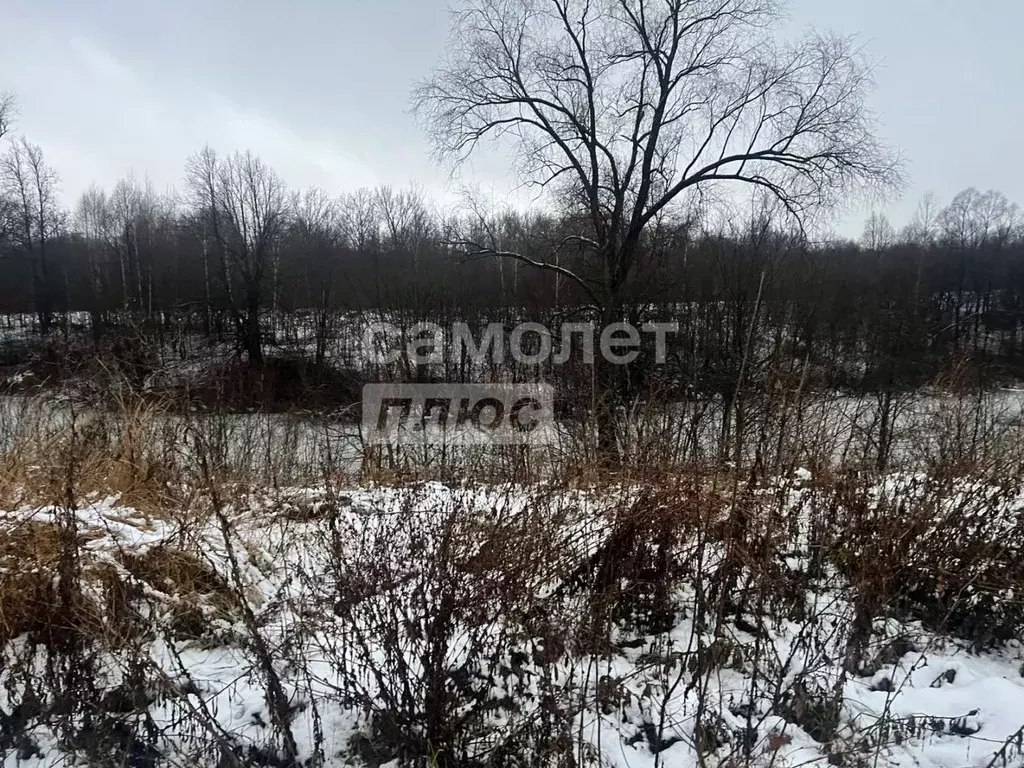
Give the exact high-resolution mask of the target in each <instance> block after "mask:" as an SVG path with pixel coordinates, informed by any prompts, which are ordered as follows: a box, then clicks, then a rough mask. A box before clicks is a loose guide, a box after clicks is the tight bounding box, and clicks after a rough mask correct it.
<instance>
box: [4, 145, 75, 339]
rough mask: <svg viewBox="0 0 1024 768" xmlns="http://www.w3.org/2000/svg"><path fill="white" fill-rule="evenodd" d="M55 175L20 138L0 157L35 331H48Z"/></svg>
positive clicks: (59, 221)
mask: <svg viewBox="0 0 1024 768" xmlns="http://www.w3.org/2000/svg"><path fill="white" fill-rule="evenodd" d="M58 181H59V177H58V176H57V173H56V171H54V170H53V169H52V168H50V166H49V165H47V164H46V161H45V159H44V158H43V151H42V149H40V148H39V146H38V145H36V144H32V143H30V142H29V141H28V140H27V139H25V138H24V137H22V138H20V139H18V140H17V141H12V142H11V144H10V149H9V151H8V152H7V154H6V155H4V156H3V157H0V188H2V190H3V195H2V196H4V197H6V198H8V200H10V201H12V203H13V214H14V226H13V227H12V230H13V231H12V236H13V239H14V241H15V244H16V247H17V249H18V250H19V251H20V252H21V253H22V254H24V255H25V256H26V257H27V258H28V259H29V260H30V263H31V265H32V285H33V293H34V297H35V305H36V313H37V315H38V318H39V327H40V330H41V331H42V332H43V333H47V332H48V331H49V330H50V326H51V324H52V321H53V296H52V288H53V286H52V282H51V275H50V262H49V251H48V248H49V245H50V243H51V241H52V240H53V239H54V238H55V237H56V236H57V234H58V233H59V232H60V231H61V228H62V227H63V223H64V214H63V211H62V210H61V209H60V206H59V204H58V201H57V183H58Z"/></svg>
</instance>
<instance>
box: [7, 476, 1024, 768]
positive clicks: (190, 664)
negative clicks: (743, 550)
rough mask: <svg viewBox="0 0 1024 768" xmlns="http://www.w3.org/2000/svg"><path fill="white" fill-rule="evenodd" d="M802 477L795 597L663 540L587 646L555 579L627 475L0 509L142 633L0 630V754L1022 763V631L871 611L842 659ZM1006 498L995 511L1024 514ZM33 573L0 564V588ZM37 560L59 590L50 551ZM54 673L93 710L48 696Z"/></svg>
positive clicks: (566, 585)
mask: <svg viewBox="0 0 1024 768" xmlns="http://www.w3.org/2000/svg"><path fill="white" fill-rule="evenodd" d="M810 484H811V478H810V475H809V473H806V472H801V473H799V474H798V476H797V478H796V479H795V480H794V481H786V483H785V484H784V485H782V486H780V487H779V489H777V490H770V491H769V493H770V495H771V496H772V498H773V499H776V500H779V499H781V501H782V503H783V505H784V506H785V508H786V509H787V510H791V511H792V522H793V532H792V534H791V536H790V540H788V541H787V542H786V544H785V545H784V546H781V547H780V548H779V550H778V552H777V553H776V555H777V558H776V559H777V560H778V566H779V568H780V569H782V570H781V572H782V573H783V574H785V576H786V577H787V578H790V577H791V578H793V579H794V583H800V584H803V585H804V588H803V589H802V591H801V593H800V594H799V595H797V597H796V599H795V601H794V602H793V606H796V607H795V608H793V609H792V610H789V611H779V610H768V609H765V610H764V611H763V612H762V614H761V615H759V614H758V613H757V612H756V611H752V610H749V604H748V610H747V611H746V612H745V613H744V615H743V616H742V617H737V618H735V619H726V620H724V621H720V622H719V621H715V620H714V617H709V616H707V615H705V614H704V613H702V609H701V607H700V606H701V605H702V604H703V602H702V600H703V596H702V594H701V590H702V589H703V588H704V587H705V586H706V584H705V583H704V581H703V580H702V576H701V574H713V573H714V572H715V571H716V569H718V568H720V567H721V565H722V560H723V553H722V551H721V550H720V548H719V547H717V546H716V545H715V544H714V543H713V542H712V543H711V544H707V545H699V544H698V543H696V542H695V541H690V540H681V541H678V542H677V543H676V545H675V549H674V550H673V558H674V559H675V561H676V562H680V563H686V564H687V567H689V568H691V571H690V574H691V575H690V577H683V578H680V579H678V580H676V581H674V582H673V586H672V590H673V591H672V594H671V596H670V598H671V605H672V611H671V617H670V621H669V625H668V626H667V627H664V628H662V629H659V630H652V629H651V628H650V626H645V625H644V623H643V622H637V621H632V620H629V619H625V618H617V619H616V620H615V621H614V622H613V624H612V626H611V629H610V635H609V640H610V643H609V644H608V645H607V646H604V647H603V648H602V650H601V652H596V651H595V650H594V649H593V648H592V647H591V646H590V645H589V644H588V642H587V641H586V640H585V639H581V638H582V637H583V634H584V633H583V629H584V628H585V627H586V626H587V623H588V621H589V620H590V619H591V618H593V616H592V612H591V609H592V606H593V601H592V598H593V595H592V594H591V595H589V598H588V595H587V594H586V592H587V590H586V589H581V588H579V586H580V585H579V583H577V582H574V579H577V578H578V573H579V568H580V566H581V564H583V563H586V562H587V561H588V559H589V558H591V557H592V556H593V555H594V553H596V552H598V551H599V550H600V549H601V547H602V546H603V545H605V544H606V543H607V542H608V540H609V536H610V531H611V530H612V519H613V518H614V517H615V516H616V515H617V514H619V512H618V511H620V510H622V509H623V508H624V505H628V504H629V503H632V502H635V501H636V499H638V498H642V493H643V489H637V488H622V489H617V490H609V489H604V490H603V491H601V492H599V493H598V492H594V491H586V490H580V491H569V490H565V489H560V490H555V489H551V488H546V487H543V486H532V487H503V488H496V487H462V488H452V487H447V486H442V485H439V484H426V485H418V486H411V487H377V488H351V489H324V488H320V489H285V490H277V491H255V492H254V491H251V490H250V491H242V490H237V491H236V492H235V493H233V494H231V499H232V501H231V502H230V503H223V506H221V507H217V508H216V509H219V511H220V514H216V513H215V512H216V509H214V508H210V507H207V508H203V509H198V508H197V509H192V510H189V511H188V512H187V513H185V512H183V513H182V514H181V515H180V516H170V517H160V518H156V517H151V516H147V515H145V514H143V513H141V512H139V511H136V510H133V509H130V508H126V507H124V506H122V505H121V504H119V502H118V500H117V499H94V500H93V501H92V502H91V503H88V504H83V505H81V506H80V508H78V509H75V510H67V509H60V508H42V509H19V510H11V511H8V512H4V513H0V541H3V538H4V536H7V537H14V536H15V535H16V534H17V533H18V532H19V531H25V530H26V527H27V526H42V527H43V528H46V527H47V526H50V527H51V528H53V527H59V526H60V525H64V526H67V525H70V524H71V523H73V524H74V526H75V527H76V529H77V537H78V541H79V542H80V551H79V562H80V564H81V569H82V574H83V575H82V583H83V585H84V586H83V589H84V591H85V593H86V594H87V596H89V597H91V599H93V600H94V602H95V604H96V605H100V606H107V607H106V608H101V609H100V610H101V613H102V612H104V611H109V610H112V609H110V608H109V606H110V605H111V602H110V600H111V594H112V593H111V591H110V590H111V588H110V584H111V583H112V582H111V579H110V578H109V577H110V574H111V573H113V574H116V579H117V582H118V583H120V584H122V585H127V587H129V588H130V589H129V590H128V592H129V594H130V595H131V605H132V606H133V607H132V612H131V617H132V621H134V622H136V623H135V624H132V626H134V627H136V631H135V632H134V633H125V632H122V633H120V634H118V633H117V632H114V630H113V627H114V622H113V620H112V619H111V617H110V616H107V617H106V618H105V619H104V621H105V622H106V621H109V622H110V626H107V624H106V623H105V624H104V627H103V631H99V630H98V629H97V631H95V632H94V633H93V634H94V636H95V637H96V638H98V639H97V640H96V645H95V646H94V647H90V648H88V649H85V650H86V652H85V653H84V656H83V657H82V658H86V657H87V658H88V659H91V661H89V662H88V663H89V664H93V665H94V668H93V667H89V680H88V681H84V680H83V678H82V677H81V675H79V676H78V677H75V675H74V674H72V672H73V671H74V670H67V669H64V670H61V669H60V667H59V665H57V668H56V669H54V668H48V667H47V664H46V661H47V656H46V654H45V653H44V652H42V651H41V649H33V647H32V644H31V638H30V637H29V636H27V635H22V636H20V637H17V638H15V639H12V640H10V641H9V642H8V643H7V644H6V646H5V648H4V652H3V660H2V662H0V691H2V692H0V748H2V751H0V754H2V755H3V760H4V765H5V766H14V765H22V766H33V767H34V766H64V765H71V764H75V760H76V759H77V760H79V761H85V763H86V764H101V763H100V762H97V759H98V758H97V757H96V755H97V754H99V753H100V752H103V751H106V752H107V753H108V756H109V759H110V762H108V763H103V764H109V765H138V766H143V765H146V766H149V765H152V766H156V765H161V766H162V765H168V766H181V765H193V766H207V765H209V766H225V765H284V764H286V763H285V762H283V760H284V757H285V756H286V755H287V754H288V752H289V750H290V749H291V745H294V757H295V759H296V761H297V762H298V763H299V764H301V765H325V766H341V765H377V766H381V765H388V766H398V765H405V764H414V763H411V762H409V763H406V762H402V760H403V759H404V760H411V759H412V758H416V757H418V758H422V759H424V760H426V761H427V762H425V763H421V764H425V765H438V766H443V765H446V764H453V763H446V762H445V761H446V760H449V759H452V758H454V757H461V758H463V759H464V760H465V758H466V757H472V758H475V760H476V762H465V761H464V762H460V763H459V765H481V766H483V765H493V766H505V765H510V766H511V765H606V766H616V767H617V768H645V767H648V766H649V767H651V768H655V767H657V766H664V767H665V768H704V766H708V765H715V766H739V765H748V764H756V765H765V766H772V765H777V766H793V767H796V766H804V765H821V766H826V765H830V764H831V765H839V766H847V765H858V766H861V765H863V766H867V765H871V766H876V765H892V766H908V767H909V766H923V767H924V768H930V767H931V766H936V767H937V768H974V767H977V768H991V767H992V766H997V765H998V766H1007V765H1024V752H1022V749H1021V746H1022V745H1021V741H1022V738H1024V737H1022V734H1024V677H1022V673H1024V645H1022V644H1021V642H1019V640H1013V641H1009V642H1003V643H999V644H992V645H989V646H988V647H986V648H985V649H984V650H979V649H978V648H972V647H971V646H970V644H969V643H968V642H967V641H966V640H963V639H956V638H953V637H951V636H947V635H942V634H939V633H936V632H934V631H931V630H928V629H926V628H925V627H924V626H922V625H921V624H920V623H918V622H915V621H912V620H910V619H908V618H907V617H903V618H902V619H901V618H897V617H894V616H889V617H885V616H881V615H879V616H876V617H875V619H874V633H873V634H872V637H871V643H870V646H869V649H868V651H867V652H866V654H865V657H864V658H865V661H864V663H863V664H862V665H861V666H860V667H858V669H857V670H856V671H855V672H853V673H852V674H848V673H847V672H846V671H844V660H845V656H846V653H847V649H848V645H849V636H850V622H851V618H852V615H853V605H852V595H853V591H852V589H851V587H850V585H849V584H847V583H845V582H844V581H843V579H841V578H840V577H838V576H837V575H836V574H835V573H829V574H824V575H819V576H816V577H814V578H811V577H810V576H807V575H806V574H805V573H804V569H805V568H807V563H808V559H809V554H810V552H809V547H811V546H812V545H811V543H810V540H809V539H808V537H807V530H806V526H804V525H803V520H802V515H803V512H802V511H801V510H803V509H804V507H805V506H806V505H805V504H804V502H805V501H806V499H807V498H808V494H810V493H811V490H810ZM916 487H917V486H916V485H915V483H914V481H913V479H911V480H909V481H908V480H907V479H905V478H898V479H894V480H892V481H890V483H889V484H888V486H884V485H883V486H882V487H880V488H879V490H878V493H879V494H891V493H893V492H897V493H904V494H911V493H912V492H913V489H914V488H916ZM901 489H902V490H901ZM908 498H909V496H908ZM1000 503H1001V504H1002V505H1003V506H1002V509H1003V511H1004V513H1005V516H1006V517H1008V518H1009V517H1011V516H1014V515H1016V514H1018V511H1019V509H1020V508H1021V507H1022V500H1021V499H1020V498H1016V497H1015V498H1013V499H1010V500H1009V501H1008V502H1006V501H1002V502H1000ZM990 511H991V510H990ZM712 518H713V516H712ZM712 522H713V519H712ZM1010 528H1013V526H1010ZM40 530H42V529H40ZM693 533H694V534H695V535H696V534H697V533H698V532H696V531H694V532H693ZM697 538H700V537H699V536H697ZM0 551H3V550H0ZM168 552H172V553H173V552H181V553H186V554H187V555H188V557H189V558H191V559H190V560H189V562H193V561H194V562H195V563H198V564H199V566H200V567H199V573H200V575H202V574H206V575H205V576H202V578H199V577H197V576H195V575H194V574H193V576H192V577H191V584H190V585H186V584H185V583H184V582H185V581H188V579H185V578H184V577H180V576H176V575H175V574H176V573H179V572H181V571H182V568H177V569H176V568H165V570H164V571H158V572H156V573H155V574H154V573H153V572H148V571H147V570H146V569H145V568H140V567H139V566H138V563H139V562H140V561H141V560H142V559H144V558H146V557H147V556H153V557H156V558H157V560H158V561H159V562H164V563H166V562H167V560H166V557H165V556H166V555H167V553H168ZM157 556H159V557H157ZM160 558H163V559H160ZM31 562H32V561H28V563H26V561H25V560H24V559H22V560H18V559H17V558H13V559H12V556H11V553H10V552H9V551H8V552H6V554H4V555H3V556H0V576H2V579H3V580H2V581H0V584H5V585H8V586H9V585H10V583H12V582H11V581H9V579H13V578H14V577H15V576H16V575H18V574H19V573H21V574H22V575H24V573H23V571H19V570H18V569H24V568H26V567H28V565H29V564H30V563H31ZM35 567H37V568H39V569H41V571H42V575H43V576H44V578H45V579H55V578H57V572H58V565H56V564H54V563H52V562H51V563H49V564H46V563H41V564H40V562H39V561H37V562H36V566H35ZM48 568H49V569H50V570H47V569H48ZM192 570H193V571H195V570H196V568H195V567H193V568H192ZM161 573H163V574H165V578H164V580H163V581H161V578H163V577H161V575H160V574H161ZM104 574H106V576H104ZM211 574H212V575H211ZM805 576H806V578H805ZM574 585H575V586H574ZM186 587H187V588H186ZM239 596H242V598H243V599H239ZM769 597H773V596H769ZM794 611H795V613H794ZM197 616H198V620H196V617H197ZM186 619H191V620H186ZM0 626H5V625H4V623H3V622H0ZM83 663H84V662H81V661H80V662H79V666H80V667H81V665H82V664H83ZM78 671H81V670H80V669H79V670H78ZM44 680H49V681H51V683H52V685H53V686H55V687H54V688H52V690H48V689H47V688H46V687H45V686H43V685H42V683H41V681H44ZM72 680H74V681H76V682H74V685H75V686H77V687H76V688H74V690H75V691H77V692H78V693H77V694H75V695H78V696H81V695H83V694H82V693H81V692H83V691H88V692H90V696H91V698H90V699H89V700H87V701H83V700H81V699H79V700H77V706H74V707H71V708H70V709H61V708H60V707H59V706H57V705H58V704H59V703H60V702H59V700H60V696H61V694H60V693H59V687H60V686H61V685H64V684H65V682H67V681H72ZM62 681H63V682H62ZM67 684H68V685H70V684H71V683H70V682H67ZM275 686H278V688H277V689H276V690H275ZM51 695H52V696H53V697H54V698H52V699H51V698H48V697H49V696H51ZM126 699H127V701H128V703H127V704H125V700H126ZM65 703H66V702H65ZM84 712H89V713H90V715H89V717H91V719H83V718H84V717H85V716H84V715H83V713H84ZM432 716H436V717H437V718H440V720H442V721H443V723H445V724H448V725H450V724H453V723H454V724H457V728H458V729H461V730H459V734H464V735H455V736H453V735H452V734H451V733H449V732H447V731H445V728H446V727H448V725H443V726H437V724H436V723H435V724H434V726H431V725H430V723H431V722H433V721H432V720H431V717H432ZM389 718H390V719H389ZM431 727H433V728H434V730H433V731H430V728H431ZM389 729H390V730H389ZM418 730H422V731H425V732H426V731H429V732H432V733H435V734H442V735H446V737H450V739H449V741H450V743H454V744H458V746H459V749H461V750H463V752H464V753H465V754H463V755H450V754H443V753H441V752H438V751H436V750H440V749H441V746H439V745H438V744H435V743H433V742H431V741H429V740H427V741H426V742H424V746H423V751H422V752H421V753H420V754H418V755H410V754H408V753H406V754H405V755H404V757H403V756H401V755H400V754H399V753H398V752H396V751H395V750H396V748H395V743H396V741H398V740H397V739H396V737H394V736H393V734H392V736H389V735H388V734H389V733H392V732H393V731H397V732H406V733H407V732H409V731H418ZM72 735H73V736H72ZM90 750H91V751H90ZM432 750H433V752H432ZM538 755H544V756H542V757H539V756H538ZM554 755H558V756H559V757H558V759H556V757H554ZM400 758H401V759H400ZM431 760H432V761H433V762H430V761H431Z"/></svg>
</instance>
